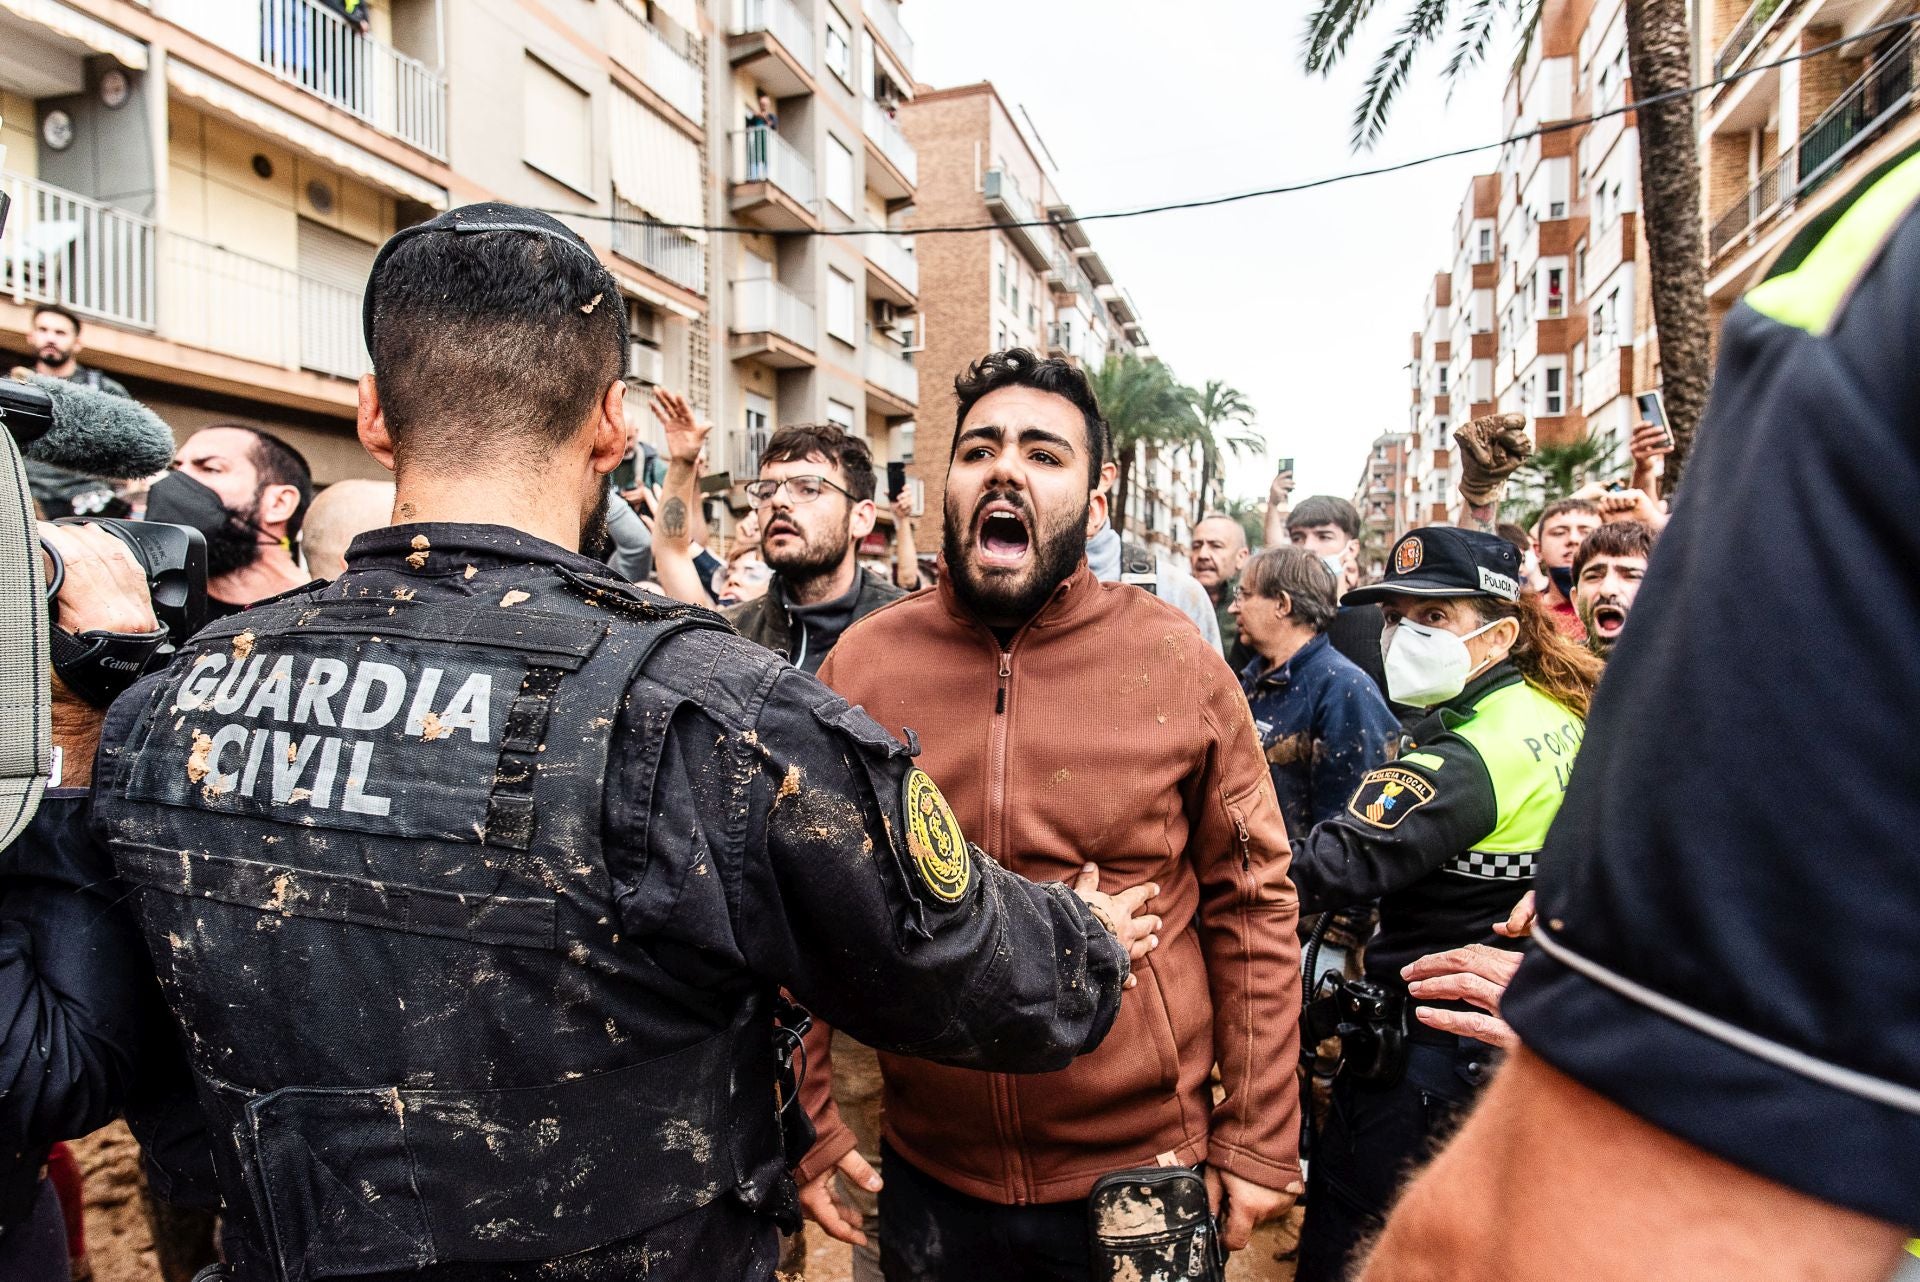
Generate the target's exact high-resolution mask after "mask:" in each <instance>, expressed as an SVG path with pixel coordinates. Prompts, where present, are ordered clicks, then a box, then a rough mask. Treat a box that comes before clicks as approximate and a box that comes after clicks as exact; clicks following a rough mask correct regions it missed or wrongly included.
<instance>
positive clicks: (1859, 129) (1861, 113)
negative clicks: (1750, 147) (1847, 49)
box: [1707, 34, 1914, 258]
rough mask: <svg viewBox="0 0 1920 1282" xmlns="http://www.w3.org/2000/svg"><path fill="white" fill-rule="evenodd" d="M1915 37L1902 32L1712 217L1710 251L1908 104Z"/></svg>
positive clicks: (1832, 169) (1843, 157) (1775, 208)
mask: <svg viewBox="0 0 1920 1282" xmlns="http://www.w3.org/2000/svg"><path fill="white" fill-rule="evenodd" d="M1913 54H1914V37H1913V36H1912V35H1910V34H1909V35H1903V36H1901V37H1900V39H1898V40H1896V41H1895V42H1894V43H1893V44H1892V46H1890V47H1889V48H1888V49H1887V50H1886V52H1884V53H1882V54H1881V55H1880V56H1879V57H1878V58H1876V59H1874V61H1873V64H1872V65H1871V66H1870V67H1868V68H1867V71H1866V74H1864V75H1863V76H1861V77H1860V79H1859V80H1857V81H1855V82H1854V83H1853V85H1852V86H1851V87H1850V88H1848V89H1847V91H1846V92H1845V93H1843V94H1841V95H1840V97H1839V98H1838V99H1836V100H1835V101H1834V103H1833V105H1832V106H1830V107H1828V108H1827V109H1826V111H1824V112H1822V113H1821V115H1820V118H1819V119H1818V120H1815V121H1814V122H1813V124H1812V125H1810V126H1808V128H1807V129H1806V131H1805V132H1804V133H1802V134H1801V135H1800V141H1799V142H1798V143H1797V144H1796V145H1795V146H1793V147H1791V148H1789V149H1788V150H1787V151H1786V152H1785V153H1784V154H1783V155H1782V156H1781V157H1780V158H1779V160H1777V161H1775V162H1774V163H1773V165H1772V166H1771V167H1769V168H1768V169H1767V170H1766V171H1765V172H1764V173H1762V174H1761V175H1760V177H1759V179H1758V180H1756V181H1755V182H1754V184H1753V186H1751V187H1749V188H1748V189H1747V190H1746V192H1745V193H1744V194H1743V195H1742V196H1741V197H1740V198H1739V199H1738V200H1736V201H1735V202H1734V203H1733V204H1732V205H1731V206H1729V207H1728V208H1727V209H1726V210H1725V211H1724V212H1722V213H1721V215H1720V217H1719V218H1718V219H1716V220H1715V222H1714V224H1713V226H1712V228H1710V229H1709V230H1708V233H1707V251H1708V254H1709V256H1710V257H1715V258H1717V257H1719V256H1720V255H1721V254H1722V253H1725V252H1726V251H1727V250H1728V249H1730V248H1731V247H1732V246H1733V245H1734V244H1735V243H1736V242H1738V241H1739V240H1740V239H1741V238H1742V237H1743V236H1745V235H1747V234H1748V233H1749V232H1751V231H1752V230H1753V229H1755V228H1757V227H1759V226H1761V225H1762V224H1764V223H1765V222H1766V221H1767V220H1768V219H1769V218H1771V217H1773V216H1775V215H1776V214H1778V213H1780V212H1782V211H1785V210H1787V209H1790V208H1792V206H1793V204H1794V203H1795V202H1796V201H1798V200H1799V199H1800V198H1801V197H1803V196H1806V195H1808V194H1810V193H1811V192H1813V191H1814V190H1816V189H1817V188H1819V186H1820V185H1821V184H1822V183H1824V182H1826V180H1827V179H1828V178H1830V177H1832V176H1833V175H1834V174H1835V173H1836V172H1838V171H1839V169H1840V168H1841V166H1843V165H1844V164H1846V162H1847V160H1848V158H1849V157H1851V156H1853V155H1854V154H1855V153H1856V152H1858V151H1859V150H1860V149H1861V148H1862V147H1864V146H1866V145H1867V144H1868V143H1870V142H1872V141H1873V139H1875V138H1877V137H1878V136H1879V135H1880V134H1881V133H1883V132H1884V131H1885V130H1886V128H1887V126H1888V125H1890V124H1891V123H1892V122H1893V121H1895V120H1897V119H1899V118H1900V117H1901V116H1903V115H1905V114H1906V113H1907V112H1908V111H1911V110H1912V109H1913Z"/></svg>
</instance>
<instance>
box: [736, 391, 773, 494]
mask: <svg viewBox="0 0 1920 1282" xmlns="http://www.w3.org/2000/svg"><path fill="white" fill-rule="evenodd" d="M772 420H773V402H772V401H769V400H768V399H767V398H766V397H764V396H756V395H754V394H753V393H752V392H748V393H747V396H746V407H745V418H744V421H743V422H742V424H741V426H742V428H743V431H742V432H741V437H740V446H739V450H738V452H737V453H736V454H735V456H734V460H733V470H734V473H735V475H738V476H755V475H758V473H759V471H760V454H761V452H762V451H763V450H765V449H766V448H767V439H768V437H770V436H771V435H772V432H771V430H770V428H769V424H770V423H771V422H772Z"/></svg>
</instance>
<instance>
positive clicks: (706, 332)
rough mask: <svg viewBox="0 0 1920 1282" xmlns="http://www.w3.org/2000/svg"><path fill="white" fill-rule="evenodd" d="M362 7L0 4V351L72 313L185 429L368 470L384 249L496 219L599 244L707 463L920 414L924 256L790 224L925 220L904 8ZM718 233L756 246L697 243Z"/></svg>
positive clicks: (644, 382) (839, 0)
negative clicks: (700, 439) (363, 398)
mask: <svg viewBox="0 0 1920 1282" xmlns="http://www.w3.org/2000/svg"><path fill="white" fill-rule="evenodd" d="M371 16H372V25H371V28H370V30H368V31H367V32H366V33H365V34H362V33H360V32H358V31H356V30H354V29H353V28H351V27H350V26H349V25H348V24H347V23H345V22H344V21H343V20H341V19H340V18H339V17H338V15H337V14H336V13H335V12H334V11H333V10H332V9H331V8H330V7H329V6H327V5H325V4H322V3H318V2H317V0H32V3H22V4H9V5H5V6H0V142H4V144H5V145H6V155H5V165H4V177H3V178H0V181H3V182H4V183H5V184H6V189H7V191H8V192H9V193H10V194H11V195H12V196H13V199H14V214H13V217H12V219H11V220H10V221H9V224H8V227H7V229H6V232H5V236H4V239H0V348H7V349H12V350H14V351H24V350H25V342H24V336H25V332H26V329H27V327H28V324H29V318H30V315H31V311H32V308H33V307H34V306H35V305H36V304H37V303H39V302H43V301H45V302H56V303H59V304H61V305H63V306H66V307H69V308H71V309H72V310H74V311H75V312H77V313H79V314H80V315H81V316H83V317H84V318H85V320H86V322H87V332H86V335H85V338H86V342H87V349H88V350H87V354H86V357H85V359H86V360H87V362H88V363H91V364H95V365H98V366H99V367H101V368H104V369H106V370H108V371H110V372H112V373H114V374H115V375H116V376H119V377H121V378H122V379H123V380H124V381H126V382H128V384H129V386H130V387H132V388H133V390H134V391H135V393H136V394H137V395H139V396H140V397H141V398H142V399H143V400H147V401H148V402H149V403H150V404H152V405H153V407H154V408H155V409H156V410H157V411H159V412H160V413H161V414H162V415H163V416H164V417H166V418H167V420H168V421H169V422H170V423H171V424H172V425H173V426H174V428H175V430H176V431H177V432H180V433H185V432H188V431H191V430H193V429H194V428H196V427H198V426H200V425H202V424H204V423H206V422H209V421H214V420H218V419H239V420H242V421H247V422H252V423H257V424H259V425H261V426H264V427H268V428H270V429H272V430H274V431H277V432H280V433H282V434H284V435H285V436H286V437H287V438H288V439H289V440H291V441H292V442H293V443H295V444H296V445H297V446H299V447H300V448H301V449H302V450H303V451H305V452H306V453H307V455H308V456H309V458H310V459H311V460H312V462H313V464H314V466H315V470H316V473H317V474H318V475H319V477H320V479H321V480H322V481H332V480H336V479H339V478H341V477H344V476H351V475H373V474H376V472H377V467H376V465H374V464H373V463H372V461H371V460H370V459H367V458H366V457H365V455H364V453H363V452H362V451H361V450H360V449H359V446H358V444H357V443H356V442H355V441H354V438H353V423H352V420H353V410H354V401H355V391H354V380H355V379H356V378H357V377H358V376H359V375H360V374H362V373H364V372H365V371H366V369H367V355H366V351H365V347H364V345H363V343H362V341H361V337H360V323H359V314H360V305H359V299H360V295H361V292H362V289H363V287H364V283H365V278H366V273H367V271H368V270H369V268H370V267H371V264H372V260H373V256H374V253H375V251H376V250H377V248H378V246H379V244H380V242H381V241H382V240H384V239H385V238H386V237H387V236H388V235H390V234H391V233H392V232H393V231H394V230H396V229H397V228H399V227H402V226H407V225H410V224H412V223H414V222H418V221H420V220H422V219H424V218H427V217H430V216H432V214H433V213H435V212H437V211H439V210H442V209H445V208H449V207H451V206H455V205H459V204H464V203H467V202H470V201H475V200H486V199H499V200H509V201H514V202H517V203H521V204H527V205H532V206H537V207H542V208H547V209H551V210H554V211H556V212H559V213H561V214H562V215H563V216H564V217H566V218H567V220H568V221H569V223H570V224H571V225H573V226H574V227H575V228H576V229H577V230H579V231H580V232H581V233H582V234H583V235H584V236H585V237H586V238H587V239H588V241H589V242H590V243H591V244H593V246H594V247H595V249H596V251H597V252H598V253H599V254H600V256H601V258H602V260H603V261H604V262H605V263H606V264H607V266H608V268H609V269H610V270H611V271H612V273H613V275H614V277H615V279H616V280H617V281H618V282H619V284H620V288H621V292H622V295H623V300H622V301H623V303H624V305H625V306H626V308H627V310H628V315H629V319H630V321H631V323H632V331H633V347H632V351H631V353H630V359H629V376H630V378H631V379H632V381H633V382H634V383H635V384H636V385H637V386H639V387H640V388H641V389H642V390H644V388H645V387H646V386H648V385H652V384H664V385H667V386H670V387H674V388H677V389H681V390H684V391H685V392H686V393H687V394H688V395H689V397H690V399H691V400H692V401H693V403H694V405H695V406H696V408H697V409H699V410H700V411H702V412H704V413H706V414H707V415H709V416H710V417H711V418H712V419H713V421H714V422H715V424H716V425H717V426H718V427H719V428H720V431H719V432H718V433H717V434H716V438H715V446H714V450H715V456H714V458H713V460H712V464H711V465H712V467H713V468H714V469H715V470H730V471H732V472H734V473H735V476H736V480H737V481H740V482H743V481H744V480H746V479H750V475H751V472H752V464H751V460H752V458H753V456H754V454H755V453H757V445H758V444H759V443H763V442H764V439H765V436H766V434H767V432H768V431H769V430H770V428H771V427H772V426H773V425H776V424H778V423H780V422H791V421H801V420H833V421H838V422H842V423H843V424H844V425H846V426H848V427H849V428H851V429H852V430H855V431H857V432H861V433H863V434H865V435H866V436H868V437H869V438H870V439H871V440H872V441H873V443H874V446H875V453H876V455H877V456H878V457H879V458H881V459H885V458H887V457H889V449H890V441H891V439H892V438H893V436H894V434H895V433H896V432H897V431H898V430H899V426H900V425H901V424H905V423H908V422H910V421H911V419H912V416H913V414H914V411H915V406H916V403H917V399H918V381H917V378H916V376H915V371H914V369H913V366H912V364H911V356H910V354H909V351H908V348H909V347H910V345H911V344H910V342H909V341H908V339H909V336H910V335H911V334H912V333H913V332H914V326H913V320H912V317H913V314H914V312H915V310H916V304H917V299H918V285H917V280H916V271H915V260H914V258H913V247H912V243H911V240H910V239H908V238H902V237H894V236H878V235H876V236H871V237H848V238H833V239H827V238H814V237H796V236H792V235H790V234H787V233H791V232H794V231H817V230H836V231H837V230H847V229H850V228H855V227H859V226H870V227H874V228H876V229H886V228H889V227H890V226H892V225H893V224H894V223H896V222H897V220H898V218H899V216H900V214H901V212H902V211H903V210H905V209H906V208H908V207H909V206H910V205H911V204H912V201H913V198H914V190H915V178H916V169H917V166H916V163H915V157H914V154H913V150H912V147H911V146H910V145H909V144H908V143H907V142H906V139H905V136H904V135H903V134H902V132H901V130H900V128H899V126H898V124H897V122H896V121H895V119H894V116H895V113H896V112H897V111H898V108H899V105H900V103H901V102H902V101H904V100H905V99H906V98H907V97H908V96H909V95H910V94H911V92H912V85H913V74H912V42H911V40H910V39H909V38H908V37H907V35H906V32H905V29H904V27H903V26H902V24H901V19H900V12H899V6H898V4H897V3H896V2H895V0H566V2H564V3H563V2H562V0H525V2H524V3H520V4H517V5H480V4H467V3H455V0H374V3H373V4H372V6H371ZM762 93H764V94H766V95H767V96H768V98H769V99H770V100H771V102H772V103H773V104H775V106H776V110H775V113H774V116H773V117H772V118H769V117H767V116H764V115H762V114H761V112H760V110H759V105H758V104H759V101H760V95H761V94H762ZM750 121H751V122H752V123H750ZM662 224H678V225H679V226H672V225H662ZM726 224H735V225H741V226H745V227H748V228H751V229H752V232H751V234H745V235H731V234H721V233H711V232H708V231H705V230H701V229H703V228H708V227H714V226H717V225H726ZM643 400H644V398H643V397H636V398H631V401H632V404H633V405H634V406H635V426H636V429H637V430H639V431H641V432H643V433H650V432H651V431H653V427H652V424H651V423H650V422H648V421H646V420H645V415H644V410H641V409H640V408H639V406H640V405H641V403H642V402H643ZM909 436H910V433H909ZM742 473H745V475H742ZM734 498H735V501H736V502H738V500H739V493H738V491H737V489H736V491H735V494H734Z"/></svg>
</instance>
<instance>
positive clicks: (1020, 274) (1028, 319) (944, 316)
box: [901, 83, 1198, 558]
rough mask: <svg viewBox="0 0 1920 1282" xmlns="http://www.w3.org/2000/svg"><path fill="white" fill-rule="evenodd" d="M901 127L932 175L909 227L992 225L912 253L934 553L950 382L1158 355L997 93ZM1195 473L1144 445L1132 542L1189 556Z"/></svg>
mask: <svg viewBox="0 0 1920 1282" xmlns="http://www.w3.org/2000/svg"><path fill="white" fill-rule="evenodd" d="M901 120H902V123H903V124H904V126H905V129H906V134H907V137H908V138H909V139H910V140H911V142H912V144H913V146H914V148H915V149H916V150H917V151H918V152H919V154H920V157H921V162H922V168H923V174H924V178H923V182H922V184H921V187H920V191H919V197H918V200H917V202H916V204H915V208H914V211H913V217H912V222H911V223H910V224H909V225H919V226H928V227H938V226H977V225H986V224H994V225H995V230H994V231H992V232H991V233H989V234H987V235H944V236H928V237H924V238H922V240H921V242H920V244H919V246H918V253H917V256H918V258H919V260H920V279H921V283H922V289H923V291H924V293H923V297H922V304H921V306H922V313H923V316H924V321H925V327H924V337H923V339H922V342H921V346H922V347H923V349H924V350H922V351H921V352H920V353H919V355H918V358H917V364H918V368H919V372H920V379H921V407H920V408H921V411H922V412H921V415H920V417H919V418H918V420H916V423H915V427H914V438H915V439H914V442H913V446H912V451H913V454H912V462H911V464H910V467H909V472H910V475H911V476H912V477H913V478H914V480H915V482H916V484H917V485H918V486H919V487H920V489H921V490H922V491H923V493H924V496H925V497H924V512H923V514H922V515H921V517H920V518H919V521H918V524H917V525H916V527H915V533H916V535H917V537H918V538H919V539H920V540H921V546H922V547H926V548H932V547H935V546H937V540H938V538H939V534H940V528H941V511H942V506H941V505H942V501H943V498H944V493H945V477H946V469H947V460H948V457H949V455H950V453H951V449H952V443H953V435H954V429H955V405H954V399H953V381H954V378H955V377H956V376H957V375H958V374H960V373H961V372H962V371H963V370H964V369H965V368H966V367H967V366H968V365H969V364H970V363H971V362H973V361H975V360H977V359H978V358H979V357H981V356H983V355H985V354H986V353H988V352H991V351H998V350H1000V349H1003V348H1007V347H1025V348H1028V349H1030V350H1032V351H1036V352H1041V353H1044V354H1046V355H1050V356H1058V357H1063V358H1065V359H1068V360H1072V361H1074V362H1076V363H1078V364H1079V365H1081V366H1082V367H1084V368H1086V369H1089V370H1096V369H1099V368H1100V366H1101V365H1102V364H1103V363H1104V362H1105V360H1106V359H1107V357H1108V355H1109V354H1117V353H1125V352H1132V353H1135V354H1137V355H1139V356H1141V357H1143V358H1148V359H1150V358H1151V356H1152V353H1151V349H1150V348H1149V346H1148V343H1147V336H1146V332H1145V329H1144V328H1143V326H1142V324H1141V320H1140V316H1139V312H1138V309H1137V308H1136V307H1135V306H1134V303H1133V299H1132V297H1131V296H1130V295H1129V294H1128V293H1127V291H1126V290H1125V289H1124V288H1123V287H1122V286H1121V285H1120V284H1119V283H1118V282H1116V281H1115V279H1114V276H1113V273H1112V272H1111V271H1110V270H1109V268H1108V266H1107V264H1106V262H1105V260H1104V259H1102V258H1101V256H1100V252H1099V250H1098V249H1097V248H1096V247H1095V246H1094V245H1093V243H1092V241H1091V239H1090V238H1089V237H1088V235H1087V233H1086V229H1085V228H1084V227H1083V226H1081V225H1080V224H1079V223H1076V222H1074V221H1072V219H1073V216H1074V215H1073V209H1072V207H1071V206H1070V205H1069V204H1068V203H1067V202H1066V199H1065V197H1064V196H1063V195H1062V194H1061V192H1060V190H1059V187H1058V185H1057V182H1056V180H1055V178H1054V176H1053V174H1052V173H1051V170H1050V168H1049V166H1048V165H1047V163H1045V162H1044V160H1043V159H1042V156H1041V155H1040V152H1039V150H1038V149H1036V147H1035V145H1034V144H1033V142H1032V141H1031V140H1030V138H1029V136H1028V133H1027V132H1026V131H1025V130H1024V129H1022V128H1021V127H1020V125H1019V124H1018V123H1017V122H1016V121H1015V119H1014V117H1013V114H1012V113H1011V112H1010V111H1009V110H1008V109H1007V106H1006V104H1005V103H1004V102H1003V101H1002V100H1001V98H1000V95H999V94H998V93H997V92H996V91H995V90H994V87H993V86H992V85H991V84H987V83H980V84H972V85H962V86H958V87H955V88H949V89H932V90H927V91H925V92H922V93H921V94H919V95H918V96H917V97H916V98H914V100H913V101H912V102H910V103H908V104H907V105H906V107H905V108H904V109H903V110H902V112H901ZM1197 471H1198V469H1197V467H1196V466H1195V465H1194V462H1193V459H1192V458H1191V457H1190V452H1189V451H1185V450H1170V449H1159V450H1156V449H1153V448H1150V447H1146V446H1142V447H1141V448H1140V450H1139V452H1138V454H1137V456H1136V458H1135V460H1134V464H1133V469H1132V481H1131V490H1132V494H1131V497H1130V501H1129V508H1130V519H1129V521H1128V523H1127V525H1126V526H1124V527H1123V530H1124V532H1126V533H1128V534H1129V535H1132V536H1134V537H1137V538H1139V539H1141V540H1142V541H1144V542H1148V543H1151V544H1154V545H1155V546H1158V547H1160V548H1162V549H1164V550H1166V551H1167V552H1168V553H1169V554H1171V555H1175V556H1177V557H1180V558H1184V557H1185V555H1186V548H1187V544H1188V542H1189V541H1190V537H1191V528H1192V522H1193V519H1194V513H1193V510H1192V504H1193V501H1194V500H1193V495H1192V492H1191V487H1192V485H1193V484H1194V482H1195V481H1196V480H1197Z"/></svg>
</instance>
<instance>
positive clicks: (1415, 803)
mask: <svg viewBox="0 0 1920 1282" xmlns="http://www.w3.org/2000/svg"><path fill="white" fill-rule="evenodd" d="M1409 759H1410V760H1411V758H1409ZM1435 795H1436V793H1435V791H1434V787H1433V784H1432V783H1430V782H1428V780H1427V778H1426V777H1425V776H1424V775H1421V774H1418V773H1416V772H1415V771H1412V770H1408V769H1406V768H1405V767H1403V766H1383V767H1381V768H1380V769H1378V770H1376V771H1374V772H1373V773H1372V774H1370V775H1368V776H1367V777H1366V778H1365V779H1362V780H1361V781H1360V787H1359V788H1358V789H1356V790H1355V792H1354V794H1353V799H1352V800H1351V801H1349V802H1347V813H1348V814H1350V815H1352V816H1353V817H1354V818H1355V819H1358V820H1360V822H1362V823H1365V824H1371V825H1372V826H1373V827H1375V828H1388V829H1391V828H1397V827H1399V826H1400V821H1401V820H1403V819H1405V818H1406V817H1407V816H1408V815H1410V814H1412V813H1413V812H1414V811H1416V810H1418V809H1419V808H1420V807H1422V806H1424V805H1426V804H1427V803H1428V802H1429V801H1432V800H1433V799H1434V797H1435Z"/></svg>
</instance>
